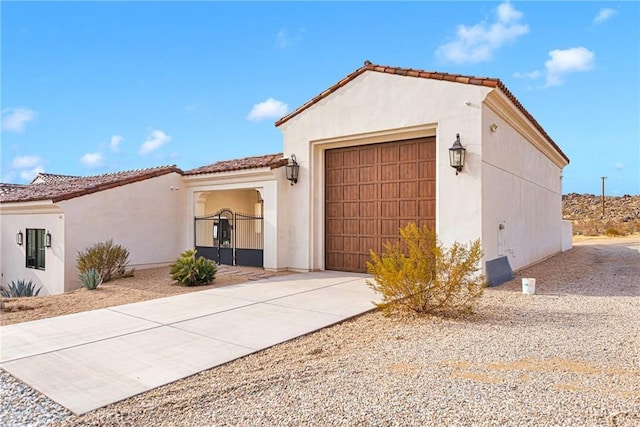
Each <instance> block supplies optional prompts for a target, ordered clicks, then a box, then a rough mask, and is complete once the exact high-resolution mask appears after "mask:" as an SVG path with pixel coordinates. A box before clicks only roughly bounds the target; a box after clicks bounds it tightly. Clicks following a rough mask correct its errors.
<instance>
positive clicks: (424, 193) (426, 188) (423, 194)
mask: <svg viewBox="0 0 640 427" xmlns="http://www.w3.org/2000/svg"><path fill="white" fill-rule="evenodd" d="M418 188H419V190H418V197H419V198H421V199H434V200H435V198H436V182H435V181H421V182H420V185H419V186H418Z"/></svg>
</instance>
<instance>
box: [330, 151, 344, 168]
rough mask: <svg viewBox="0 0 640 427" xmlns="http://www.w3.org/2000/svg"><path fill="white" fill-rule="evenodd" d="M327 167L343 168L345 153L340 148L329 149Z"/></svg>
mask: <svg viewBox="0 0 640 427" xmlns="http://www.w3.org/2000/svg"><path fill="white" fill-rule="evenodd" d="M325 159H326V163H327V166H328V167H327V169H330V168H341V167H343V166H344V153H343V152H342V151H338V150H330V151H327V155H326V158H325Z"/></svg>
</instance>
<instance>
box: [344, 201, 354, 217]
mask: <svg viewBox="0 0 640 427" xmlns="http://www.w3.org/2000/svg"><path fill="white" fill-rule="evenodd" d="M342 209H343V211H344V218H357V217H358V202H345V203H343V204H342Z"/></svg>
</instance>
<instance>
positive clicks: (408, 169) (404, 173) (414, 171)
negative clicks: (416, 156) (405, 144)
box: [400, 163, 418, 181]
mask: <svg viewBox="0 0 640 427" xmlns="http://www.w3.org/2000/svg"><path fill="white" fill-rule="evenodd" d="M400 179H401V180H402V181H407V180H413V179H418V165H417V164H416V163H402V164H401V166H400Z"/></svg>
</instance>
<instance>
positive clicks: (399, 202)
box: [325, 137, 436, 272]
mask: <svg viewBox="0 0 640 427" xmlns="http://www.w3.org/2000/svg"><path fill="white" fill-rule="evenodd" d="M435 158H436V140H435V137H428V138H418V139H409V140H403V141H393V142H385V143H380V144H371V145H361V146H355V147H344V148H335V149H330V150H326V151H325V234H326V235H325V269H327V270H339V271H353V272H366V263H367V261H368V260H369V259H370V255H369V251H370V250H371V249H373V250H374V251H376V252H380V250H381V249H382V245H383V242H385V241H395V240H397V239H398V229H399V228H401V227H404V226H405V225H406V224H407V223H409V222H415V223H416V224H418V225H427V226H428V227H430V228H432V229H435V223H436V172H435V171H436V167H435V166H436V164H435Z"/></svg>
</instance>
